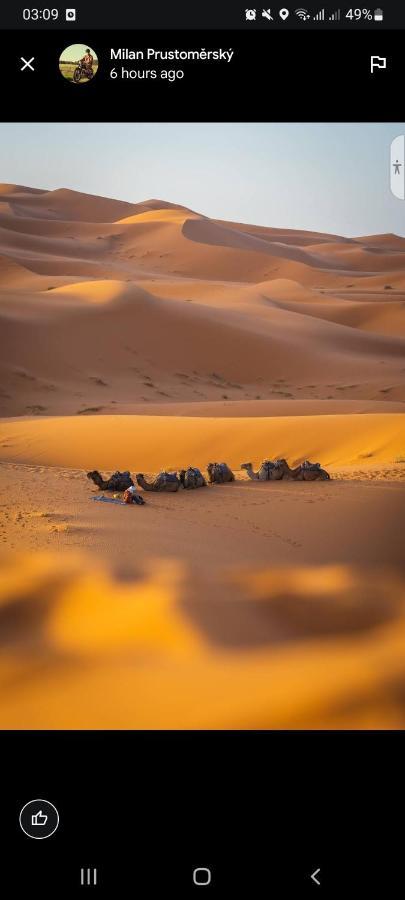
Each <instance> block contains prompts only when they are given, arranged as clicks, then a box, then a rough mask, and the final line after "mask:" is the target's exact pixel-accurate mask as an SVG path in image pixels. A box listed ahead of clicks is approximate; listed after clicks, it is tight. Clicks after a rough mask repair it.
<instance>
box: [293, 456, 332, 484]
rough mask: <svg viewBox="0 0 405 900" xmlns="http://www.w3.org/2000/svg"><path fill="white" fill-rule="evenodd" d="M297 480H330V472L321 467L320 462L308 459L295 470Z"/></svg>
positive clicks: (294, 476)
mask: <svg viewBox="0 0 405 900" xmlns="http://www.w3.org/2000/svg"><path fill="white" fill-rule="evenodd" d="M293 471H294V473H295V474H294V475H293V478H295V481H330V475H329V472H327V471H326V469H321V464H320V463H311V462H309V460H308V459H304V462H303V463H301V465H300V466H297V468H296V469H294V470H293Z"/></svg>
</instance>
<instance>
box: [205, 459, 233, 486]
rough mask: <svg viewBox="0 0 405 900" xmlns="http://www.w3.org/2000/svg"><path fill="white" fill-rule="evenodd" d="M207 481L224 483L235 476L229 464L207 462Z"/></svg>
mask: <svg viewBox="0 0 405 900" xmlns="http://www.w3.org/2000/svg"><path fill="white" fill-rule="evenodd" d="M207 472H208V481H209V483H210V484H225V482H226V481H235V476H234V474H233V472H231V470H230V468H229V466H228V465H227V464H226V463H224V462H222V463H216V462H215V463H208V466H207Z"/></svg>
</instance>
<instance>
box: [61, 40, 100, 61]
mask: <svg viewBox="0 0 405 900" xmlns="http://www.w3.org/2000/svg"><path fill="white" fill-rule="evenodd" d="M87 46H88V45H87V44H70V47H66V50H63V52H62V54H61V57H60V58H61V60H63V61H64V62H78V61H79V59H82V57H83V56H84V54H85V52H86V50H87ZM89 49H90V50H91V47H89ZM92 54H93V56H94V58H95V59H97V55H96V53H95V52H94V50H92Z"/></svg>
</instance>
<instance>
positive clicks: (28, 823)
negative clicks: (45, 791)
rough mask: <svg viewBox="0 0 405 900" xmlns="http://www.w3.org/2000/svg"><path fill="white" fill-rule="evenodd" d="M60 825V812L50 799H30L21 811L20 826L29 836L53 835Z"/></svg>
mask: <svg viewBox="0 0 405 900" xmlns="http://www.w3.org/2000/svg"><path fill="white" fill-rule="evenodd" d="M58 825H59V813H58V810H57V809H56V807H55V806H54V805H53V803H50V802H49V800H30V801H29V803H26V804H25V806H23V808H22V810H21V812H20V826H21V828H22V830H23V832H24V834H26V835H27V837H30V838H35V839H36V840H43V839H44V838H48V837H51V835H52V834H55V831H56V829H57V827H58Z"/></svg>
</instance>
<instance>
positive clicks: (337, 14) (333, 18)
mask: <svg viewBox="0 0 405 900" xmlns="http://www.w3.org/2000/svg"><path fill="white" fill-rule="evenodd" d="M329 22H340V9H335V12H334V13H332V15H331V16H329Z"/></svg>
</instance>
